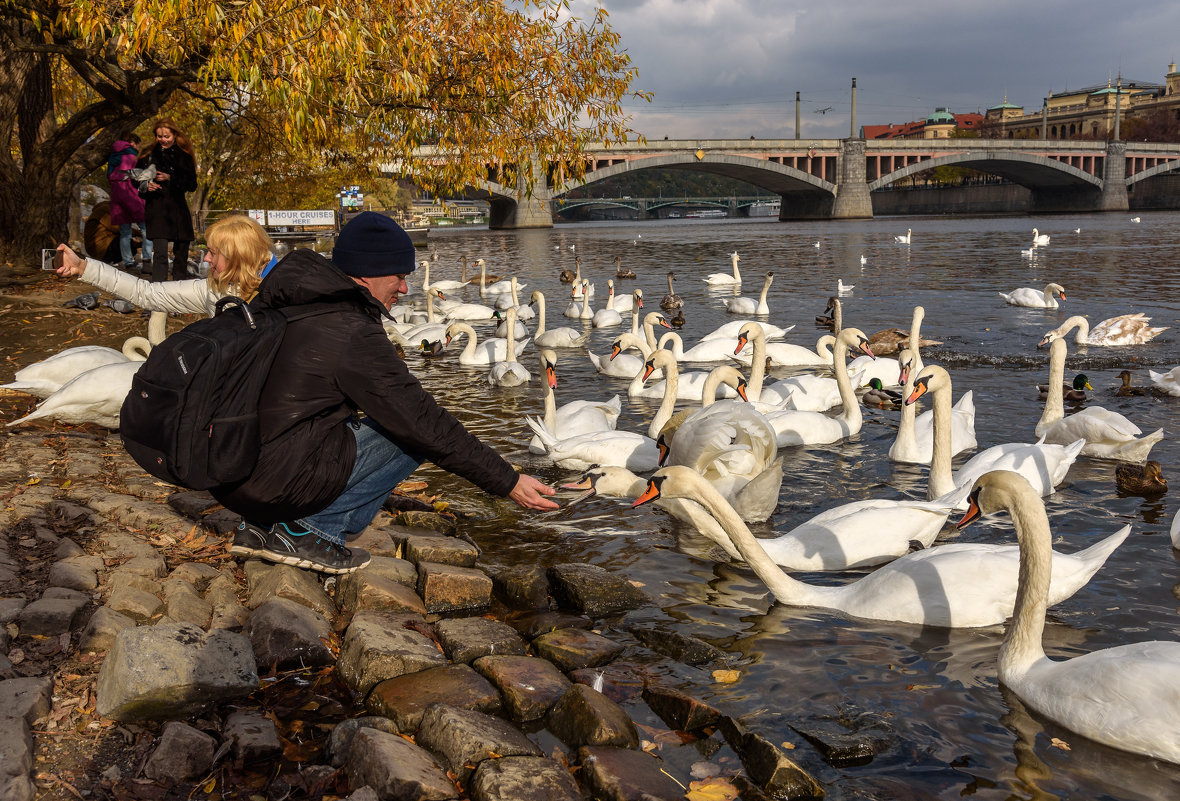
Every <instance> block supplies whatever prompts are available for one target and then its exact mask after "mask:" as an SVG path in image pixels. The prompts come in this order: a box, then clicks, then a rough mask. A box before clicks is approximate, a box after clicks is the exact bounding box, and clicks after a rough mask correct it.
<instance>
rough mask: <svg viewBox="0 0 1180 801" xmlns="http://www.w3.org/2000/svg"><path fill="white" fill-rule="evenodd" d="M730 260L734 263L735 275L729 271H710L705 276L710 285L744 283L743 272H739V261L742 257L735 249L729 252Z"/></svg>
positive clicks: (705, 280)
mask: <svg viewBox="0 0 1180 801" xmlns="http://www.w3.org/2000/svg"><path fill="white" fill-rule="evenodd" d="M729 260H730V262H731V263H732V264H733V275H730V274H729V273H709V274H708V275H706V276H705V277H704V279H703V280H704V282H705V283H706V284H708V285H709V286H734V285H740V284H741V283H742V274H741V273H739V272H738V262H739V261H741V260H742V257H741V256H739V255H738V254H737V251H736V250H735V251H734V252H733V253H731V254H729Z"/></svg>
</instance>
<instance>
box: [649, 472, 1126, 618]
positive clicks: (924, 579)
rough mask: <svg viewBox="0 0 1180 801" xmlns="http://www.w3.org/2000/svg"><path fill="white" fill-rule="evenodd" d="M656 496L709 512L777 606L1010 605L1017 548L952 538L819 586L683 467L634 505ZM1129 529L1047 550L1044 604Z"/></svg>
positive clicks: (884, 610) (936, 611) (925, 612)
mask: <svg viewBox="0 0 1180 801" xmlns="http://www.w3.org/2000/svg"><path fill="white" fill-rule="evenodd" d="M656 498H665V499H667V498H683V499H691V500H693V501H696V502H697V503H699V504H701V505H702V506H703V507H704V508H705V509H706V510H708V512H709V514H711V515H712V516H713V517H714V518H715V519H716V520H717V522H718V523H720V524H721V527H722V528H723V529H725V532H726V533H727V534H728V535H729V537H730V539H731V540H732V541H733V543H734V545H735V546H736V547H737V549H738V550H739V551H740V552H741V554H742V557H743V558H745V560H746V562H747V563H748V564H749V565H750V567H751V568H752V569H753V570H754V572H755V573H756V574H757V575H758V578H760V579H761V580H762V581H763V583H765V584H766V587H767V589H769V590H770V592H771V594H773V595H774V597H775V600H777V601H778V602H779V603H783V604H789V605H791V606H810V607H819V608H825V609H833V610H835V611H837V612H841V613H843V614H846V615H849V616H852V617H856V618H861V619H864V620H887V621H896V622H899V623H915V624H918V625H923V626H942V627H947V628H966V627H975V626H994V625H997V624H999V623H1002V622H1003V621H1004V620H1005V619H1006V618H1007V617H1008V616H1009V615H1011V614H1012V609H1013V607H1014V605H1015V602H1016V587H1017V575H1018V572H1019V561H1020V556H1019V549H1017V548H1015V547H1013V546H1011V545H991V544H982V543H955V544H952V545H938V546H935V547H933V548H928V549H926V550H924V551H918V552H916V553H911V554H906V555H905V556H902V557H900V558H899V559H895V560H894V561H892V562H890V563H888V564H886V565H883V566H882V567H879V568H877V569H876V570H875V571H873V572H872V573H870V574H869V575H867V576H865V577H864V578H861V579H858V580H856V581H853V582H850V583H847V584H842V585H839V586H825V587H818V586H814V585H811V584H805V583H804V582H802V581H798V580H797V579H794V578H792V577H791V576H789V575H787V574H786V573H784V572H783V570H782V569H781V568H780V567H779V566H778V565H776V564H775V563H774V561H773V560H772V559H771V558H770V557H769V556H768V555H767V553H766V550H765V549H764V548H763V547H762V544H761V541H760V540H758V539H756V538H755V537H754V535H753V534H751V533H750V529H749V528H747V527H746V524H745V523H743V522H742V519H741V518H740V517H739V516H738V515H737V513H736V512H734V510H733V508H732V507H731V506H730V505H729V504H728V503H726V502H725V499H724V498H723V497H721V495H720V493H718V492H717V490H716V489H714V487H713V485H712V484H710V483H709V482H708V481H705V480H704V479H703V478H701V477H700V476H699V475H697V474H696V473H694V472H693V471H692V470H690V469H688V468H687V467H680V466H674V467H664V468H661V469H660V470H658V471H657V472H656V474H655V475H654V476H652V477H651V478H650V479H649V480H648V488H647V491H646V492H644V494H643V495H641V496H640V498H639V500H638V501H636V502H635V503H634V504H633V505H634V506H638V505H640V504H642V503H646V502H648V501H650V500H654V499H656ZM1129 531H1130V527H1129V526H1127V527H1125V528H1124V529H1123V530H1122V531H1120V532H1118V533H1117V534H1114V535H1112V536H1111V537H1107V538H1106V539H1104V540H1102V541H1101V542H1098V543H1096V544H1095V545H1093V546H1091V547H1089V548H1087V549H1086V550H1084V551H1079V552H1078V553H1076V554H1069V555H1066V554H1060V553H1053V561H1052V571H1053V581H1052V585H1051V590H1050V596H1049V603H1051V604H1053V603H1059V602H1060V601H1063V600H1065V599H1066V598H1068V597H1069V596H1071V595H1073V594H1074V593H1075V592H1077V591H1078V590H1079V589H1080V588H1081V587H1082V586H1084V585H1085V584H1086V582H1087V581H1089V580H1090V577H1091V576H1093V575H1094V573H1095V572H1096V571H1097V570H1098V568H1100V567H1101V566H1102V564H1103V562H1105V561H1106V558H1107V557H1108V556H1109V555H1110V553H1111V552H1112V551H1113V550H1114V549H1115V548H1116V547H1117V546H1118V544H1119V543H1120V542H1122V541H1123V539H1125V538H1126V536H1127V533H1128V532H1129Z"/></svg>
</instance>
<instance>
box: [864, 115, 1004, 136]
mask: <svg viewBox="0 0 1180 801" xmlns="http://www.w3.org/2000/svg"><path fill="white" fill-rule="evenodd" d="M983 119H984V117H983V115H982V114H952V113H951V112H950V111H948V110H947V109H945V108H936V109H934V113H933V114H931V115H930V116H929V117H927V118H926V119H923V120H916V121H914V122H905V123H901V124H900V125H898V124H893V123H890V124H889V125H865V126H862V127H861V129H860V135H861V138H862V139H948V138H950V137H951V136H954V135H955V133H956V132H957V131H974V130H977V129H978V128H979V126H980V125H981V124H982V123H983Z"/></svg>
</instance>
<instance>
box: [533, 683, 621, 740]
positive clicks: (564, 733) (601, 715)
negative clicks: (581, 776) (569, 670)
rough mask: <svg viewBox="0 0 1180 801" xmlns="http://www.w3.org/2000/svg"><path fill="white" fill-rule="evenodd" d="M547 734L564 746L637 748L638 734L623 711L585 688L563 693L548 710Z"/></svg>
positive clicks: (581, 686) (577, 686) (572, 689)
mask: <svg viewBox="0 0 1180 801" xmlns="http://www.w3.org/2000/svg"><path fill="white" fill-rule="evenodd" d="M546 720H547V722H548V726H549V730H550V731H552V732H553V733H554V734H555V735H557V737H558V738H560V739H561V741H562V742H563V743H565V744H566V745H568V746H570V747H573V748H576V747H578V746H581V745H613V746H618V747H619V748H638V747H639V733H638V731H636V729H635V724H634V723H633V722H632V721H631V718H630V716H629V715H628V714H627V713H626V712H624V711H623V708H622V707H621V706H619V705H618V704H616V703H615V702H614V701H612V700H610V699H609V698H607V697H606V696H605V695H603V694H602V693H600V692H597V691H595V690H593V689H591V688H590V687H587V686H586V685H585V684H575V685H573V686H572V687H570V688H569V689H568V690H566V693H565V695H563V696H562V697H561V698H560V699H558V701H557V703H556V704H554V705H553V708H552V709H550V710H549V715H548V717H547V718H546Z"/></svg>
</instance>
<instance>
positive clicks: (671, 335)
mask: <svg viewBox="0 0 1180 801" xmlns="http://www.w3.org/2000/svg"><path fill="white" fill-rule="evenodd" d="M653 339H654V335H653ZM668 342H671V343H672V355H673V356H675V357H676V360H677V361H679V360H680V359H683V358H684V340H683V339H681V338H680V334H677V333H676V332H675V331H669V332H668V333H666V334H664V335H663V336H662V337H660V341H659V342H658V343H657V344H656V345H654V346H652V352H653V353H654V352H655V351H656V350H663V349H664V345H665V344H666V343H668Z"/></svg>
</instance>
